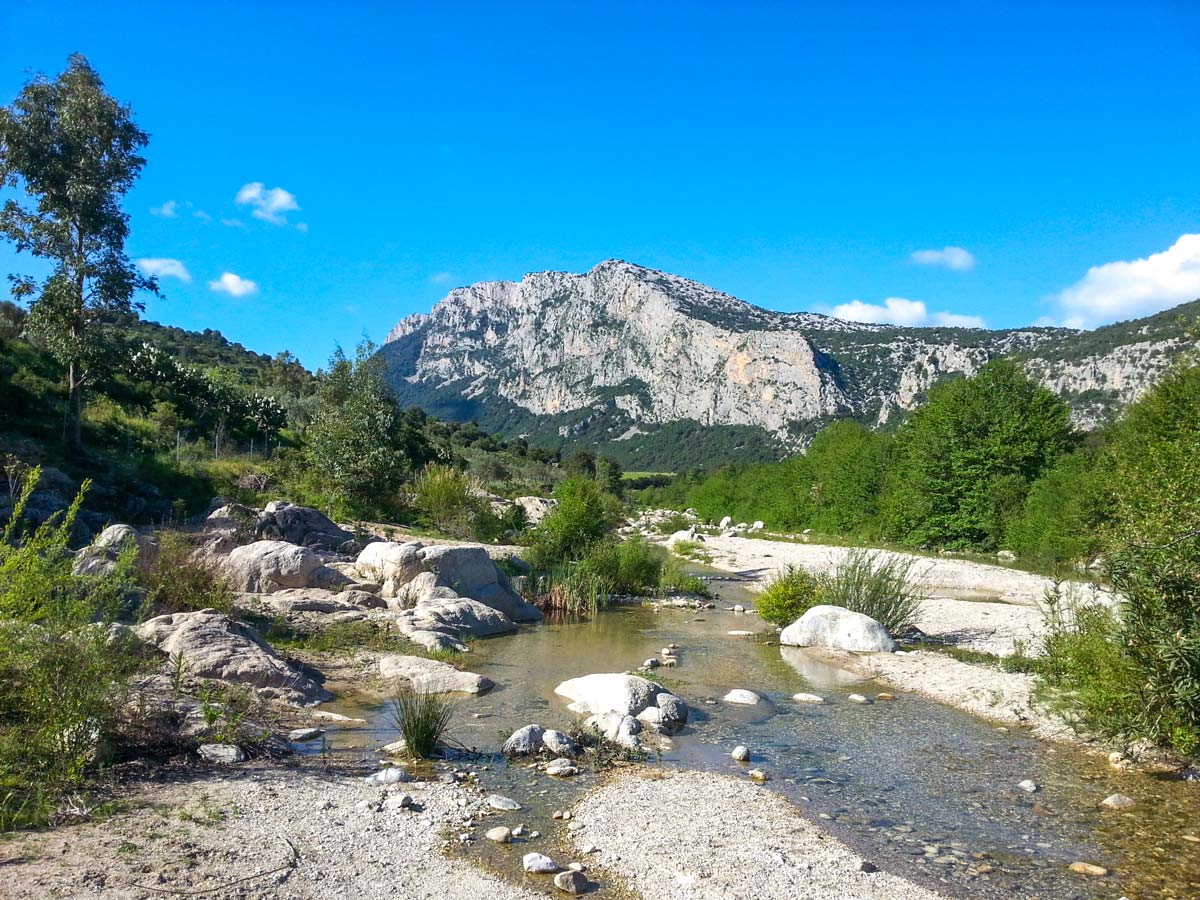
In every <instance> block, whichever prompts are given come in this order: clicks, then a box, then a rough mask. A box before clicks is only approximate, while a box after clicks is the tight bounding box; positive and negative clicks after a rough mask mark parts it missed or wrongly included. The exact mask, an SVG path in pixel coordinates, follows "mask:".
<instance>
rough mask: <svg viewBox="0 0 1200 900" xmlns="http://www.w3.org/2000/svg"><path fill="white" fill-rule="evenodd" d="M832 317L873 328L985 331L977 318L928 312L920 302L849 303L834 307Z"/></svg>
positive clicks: (901, 298) (983, 324) (900, 298)
mask: <svg viewBox="0 0 1200 900" xmlns="http://www.w3.org/2000/svg"><path fill="white" fill-rule="evenodd" d="M833 315H835V316H836V317H837V318H839V319H848V320H850V321H851V322H871V323H874V324H876V325H905V326H908V327H910V328H917V327H921V326H926V325H942V326H945V327H953V328H985V327H986V325H985V323H984V321H983V319H982V318H980V317H979V316H964V315H959V314H958V313H951V312H935V313H932V314H931V313H930V312H929V310H928V309H926V308H925V304H924V302H923V301H921V300H906V299H904V298H903V297H888V298H887V299H886V300H884V301H883V303H882V304H875V303H863V302H862V301H861V300H851V301H850V302H849V303H842V304H839V305H838V306H835V307H834V308H833Z"/></svg>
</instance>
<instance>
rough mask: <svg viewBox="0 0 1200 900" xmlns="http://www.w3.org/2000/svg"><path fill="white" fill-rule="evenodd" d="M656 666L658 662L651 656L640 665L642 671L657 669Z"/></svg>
mask: <svg viewBox="0 0 1200 900" xmlns="http://www.w3.org/2000/svg"><path fill="white" fill-rule="evenodd" d="M658 666H659V662H658V660H657V659H655V658H654V657H653V656H652V657H650V658H649V659H648V660H646V661H645V662H644V663H642V668H643V669H657V668H658Z"/></svg>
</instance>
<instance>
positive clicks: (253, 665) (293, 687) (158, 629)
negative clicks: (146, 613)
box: [134, 609, 331, 704]
mask: <svg viewBox="0 0 1200 900" xmlns="http://www.w3.org/2000/svg"><path fill="white" fill-rule="evenodd" d="M134 630H135V632H136V633H137V635H138V637H140V638H141V639H142V640H144V641H147V642H149V643H151V644H153V645H154V646H155V647H157V648H158V650H159V652H161V653H165V654H167V655H168V656H179V657H181V658H182V659H183V665H184V667H185V668H186V669H187V671H188V672H189V673H190V674H192V675H194V676H196V677H199V678H219V679H221V680H223V681H232V682H236V683H238V684H245V685H249V686H251V687H254V688H257V689H259V691H260V692H262V693H263V694H264V695H265V696H268V697H276V698H279V699H282V700H287V701H288V702H291V703H298V704H310V703H319V702H322V701H324V700H329V699H331V697H330V694H329V693H327V692H326V691H325V690H324V689H323V688H322V687H321V686H320V685H318V684H317V683H316V682H315V681H313V680H312V679H310V678H309V677H308V676H306V675H304V674H303V673H301V672H299V671H297V670H296V669H293V668H292V667H291V666H289V665H288V664H287V663H286V662H284V661H283V660H282V659H280V658H279V657H278V656H276V655H275V651H274V650H272V649H271V648H270V647H269V646H268V645H267V643H266V642H265V641H263V639H262V638H261V637H259V636H258V634H257V633H256V632H255V631H254V630H252V629H250V628H248V627H246V626H245V625H242V624H240V623H238V622H234V621H233V620H232V619H230V618H229V616H227V615H225V614H224V613H220V612H217V611H216V610H213V609H206V610H201V611H199V612H190V613H174V614H172V615H167V616H157V617H155V618H153V619H149V620H147V621H146V622H143V623H142V624H141V625H139V626H137V628H136V629H134Z"/></svg>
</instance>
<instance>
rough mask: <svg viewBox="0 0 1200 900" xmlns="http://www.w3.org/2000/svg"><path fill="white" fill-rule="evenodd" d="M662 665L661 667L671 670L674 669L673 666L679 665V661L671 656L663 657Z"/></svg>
mask: <svg viewBox="0 0 1200 900" xmlns="http://www.w3.org/2000/svg"><path fill="white" fill-rule="evenodd" d="M662 664H663V666H665V667H666V668H668V669H673V668H675V666H677V665H678V664H679V660H677V659H676V658H675V657H673V656H664V657H663V661H662Z"/></svg>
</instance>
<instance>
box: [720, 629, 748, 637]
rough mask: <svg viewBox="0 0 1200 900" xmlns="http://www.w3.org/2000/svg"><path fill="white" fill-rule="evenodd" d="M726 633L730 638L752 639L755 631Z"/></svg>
mask: <svg viewBox="0 0 1200 900" xmlns="http://www.w3.org/2000/svg"><path fill="white" fill-rule="evenodd" d="M725 633H726V634H728V635H729V636H730V637H752V636H753V635H754V632H753V631H741V630H734V631H727V632H725Z"/></svg>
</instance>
